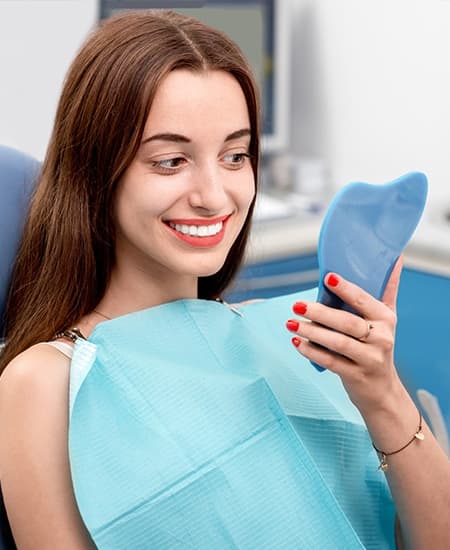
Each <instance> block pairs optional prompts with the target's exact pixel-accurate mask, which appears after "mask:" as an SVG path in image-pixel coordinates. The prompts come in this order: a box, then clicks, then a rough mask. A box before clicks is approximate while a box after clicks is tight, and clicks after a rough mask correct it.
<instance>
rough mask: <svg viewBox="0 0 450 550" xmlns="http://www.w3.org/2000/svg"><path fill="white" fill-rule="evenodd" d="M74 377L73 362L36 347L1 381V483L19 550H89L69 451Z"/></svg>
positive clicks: (19, 358) (10, 367)
mask: <svg viewBox="0 0 450 550" xmlns="http://www.w3.org/2000/svg"><path fill="white" fill-rule="evenodd" d="M69 374H70V359H69V358H68V357H66V356H65V355H64V354H62V353H61V352H60V351H59V350H57V349H55V348H53V347H52V346H48V345H46V344H37V345H35V346H33V347H31V348H29V349H28V350H26V351H24V352H23V353H21V354H20V355H18V356H17V357H16V358H15V359H13V360H12V361H11V362H10V363H9V364H8V366H7V367H6V369H5V371H4V372H3V374H2V376H1V377H0V433H1V434H2V437H1V438H0V480H1V485H2V491H3V494H4V499H5V504H6V508H7V512H8V516H9V519H10V522H11V527H12V530H13V534H14V537H15V539H16V543H17V545H18V546H19V547H20V548H25V549H26V548H33V547H34V548H36V547H39V548H43V549H44V548H56V547H64V548H74V549H75V548H76V549H82V548H83V549H84V548H90V545H89V537H88V535H87V532H86V530H85V527H84V525H83V523H82V520H81V517H80V515H79V512H78V508H77V506H76V501H75V497H74V493H73V487H72V481H71V475H70V465H69V457H68V451H67V441H68V425H69V414H68V407H69ZM35 510H39V514H35V513H34V512H35ZM37 541H39V544H37ZM63 542H64V544H63Z"/></svg>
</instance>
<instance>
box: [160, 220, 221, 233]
mask: <svg viewBox="0 0 450 550" xmlns="http://www.w3.org/2000/svg"><path fill="white" fill-rule="evenodd" d="M169 225H170V227H172V228H173V229H176V230H177V231H179V232H180V233H183V235H191V236H193V237H210V236H211V235H217V233H220V231H221V230H222V227H223V222H219V223H215V224H212V225H185V224H183V225H181V224H178V223H172V222H169Z"/></svg>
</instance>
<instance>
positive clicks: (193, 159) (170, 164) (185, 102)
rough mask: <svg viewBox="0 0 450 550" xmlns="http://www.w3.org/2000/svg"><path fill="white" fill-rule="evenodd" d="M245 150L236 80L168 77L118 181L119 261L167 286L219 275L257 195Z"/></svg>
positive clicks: (244, 119) (216, 74) (246, 131)
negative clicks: (178, 279) (180, 279)
mask: <svg viewBox="0 0 450 550" xmlns="http://www.w3.org/2000/svg"><path fill="white" fill-rule="evenodd" d="M249 143H250V120H249V115H248V110H247V104H246V101H245V96H244V94H243V92H242V90H241V87H240V85H239V83H238V82H237V80H236V79H235V78H234V77H233V76H231V75H230V74H228V73H226V72H222V71H209V72H206V71H205V72H193V71H189V70H184V69H178V70H175V71H172V72H171V73H170V74H169V75H168V76H167V77H166V78H165V79H164V80H163V82H162V83H161V85H160V87H159V89H158V90H157V93H156V95H155V98H154V101H153V103H152V107H151V110H150V113H149V116H148V119H147V122H146V125H145V130H144V133H143V138H142V142H141V146H140V148H139V150H138V153H137V154H136V157H135V158H134V159H133V161H132V163H131V164H130V166H129V167H128V169H127V170H126V172H125V173H124V175H123V177H122V179H121V181H120V183H119V187H118V193H117V202H116V221H117V248H116V257H117V262H118V264H119V265H120V264H121V265H122V266H123V265H127V268H128V269H130V268H136V269H138V270H140V271H142V270H144V271H145V272H146V273H148V274H149V275H151V276H152V277H158V276H159V277H162V280H167V281H169V279H170V280H173V276H175V277H177V276H183V277H187V278H195V280H196V278H197V277H199V276H207V275H212V274H213V273H216V272H217V271H218V270H219V269H220V268H221V267H222V265H223V263H224V261H225V259H226V257H227V254H228V252H229V250H230V248H231V246H232V244H233V242H234V241H235V239H236V237H237V236H238V234H239V232H240V230H241V228H242V226H243V224H244V222H245V219H246V216H247V213H248V209H249V207H250V204H251V202H252V199H253V197H254V193H255V182H254V175H253V171H252V167H251V164H250V160H249V157H248V152H249Z"/></svg>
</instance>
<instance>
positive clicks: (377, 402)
mask: <svg viewBox="0 0 450 550" xmlns="http://www.w3.org/2000/svg"><path fill="white" fill-rule="evenodd" d="M402 264H403V262H402V258H401V257H400V258H399V260H398V261H397V263H396V265H395V267H394V269H393V271H392V274H391V276H390V278H389V281H388V283H387V286H386V290H385V292H384V295H383V298H382V301H379V300H377V299H375V298H373V297H372V296H371V295H370V294H368V293H367V292H365V291H364V290H362V289H361V288H360V287H358V286H356V285H354V284H353V283H350V282H349V281H347V280H346V279H344V278H343V277H340V276H339V275H337V274H327V276H326V277H325V284H326V286H327V287H328V289H329V290H330V291H331V292H333V293H334V294H336V295H337V296H338V297H339V298H341V299H342V300H343V301H344V302H345V303H347V304H348V305H349V306H350V307H351V308H352V309H353V310H355V311H357V312H358V313H359V314H360V315H361V317H359V316H358V315H355V314H353V313H349V312H347V311H343V310H338V309H334V308H331V307H328V306H325V305H323V304H320V303H316V302H308V303H304V302H298V303H297V304H295V305H294V312H295V313H297V314H301V315H302V316H303V317H304V318H305V319H307V320H302V321H297V320H290V321H288V323H287V328H288V329H289V330H291V331H292V332H296V333H297V334H298V335H299V336H300V338H293V339H292V340H293V343H294V345H296V347H297V349H298V351H299V352H300V353H301V354H302V355H304V356H305V357H306V358H308V359H311V360H312V361H314V362H315V363H317V364H319V365H321V366H323V367H325V368H326V369H328V370H331V371H333V372H335V373H336V374H338V375H339V376H340V377H341V379H342V382H343V384H344V387H345V389H346V391H347V393H348V394H349V397H350V399H351V400H352V402H353V403H354V404H355V405H356V406H357V407H358V409H359V410H360V411H361V413H362V414H363V416H364V414H365V413H369V412H373V411H374V410H377V409H378V410H379V409H380V408H383V407H384V403H385V402H388V400H390V401H389V402H390V403H392V396H393V395H394V394H395V393H396V392H398V390H399V387H401V386H402V385H401V382H400V379H399V377H398V375H397V371H396V369H395V366H394V341H395V327H396V323H397V315H396V305H395V304H396V299H397V291H398V285H399V281H400V273H401V270H402ZM315 344H319V345H320V346H323V347H319V346H316V345H315ZM324 348H326V349H324Z"/></svg>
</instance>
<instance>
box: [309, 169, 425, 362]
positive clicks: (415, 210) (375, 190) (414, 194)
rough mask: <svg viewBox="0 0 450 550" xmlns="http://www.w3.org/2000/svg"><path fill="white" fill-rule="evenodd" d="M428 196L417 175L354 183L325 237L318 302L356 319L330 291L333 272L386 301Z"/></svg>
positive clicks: (332, 209)
mask: <svg viewBox="0 0 450 550" xmlns="http://www.w3.org/2000/svg"><path fill="white" fill-rule="evenodd" d="M427 191H428V182H427V178H426V176H425V175H424V174H422V173H420V172H412V173H410V174H406V175H404V176H402V177H400V178H398V179H396V180H394V181H392V182H390V183H386V184H385V185H373V184H369V183H350V184H348V185H346V186H345V187H343V188H342V189H341V190H340V191H339V192H338V193H337V194H336V196H335V197H334V199H333V201H332V202H331V204H330V206H329V208H328V211H327V213H326V215H325V218H324V220H323V223H322V228H321V231H320V236H319V245H318V261H319V273H320V279H319V291H318V296H317V301H318V302H321V303H322V304H325V305H327V306H331V307H334V308H338V309H345V310H347V311H351V312H353V313H355V312H354V311H353V310H352V309H351V308H350V307H349V306H348V305H347V304H345V303H344V302H343V301H342V300H341V299H340V298H338V297H337V296H336V295H335V294H333V293H332V292H330V291H329V290H328V289H327V288H326V287H325V286H324V284H323V280H324V277H325V275H326V274H327V273H329V272H330V271H333V272H335V273H338V274H339V275H341V276H342V277H344V278H345V279H348V280H349V281H351V282H353V283H355V284H357V285H358V286H360V287H361V288H363V289H364V290H366V291H367V292H368V293H369V294H371V295H372V296H374V297H375V298H377V299H381V298H382V296H383V293H384V289H385V287H386V284H387V281H388V279H389V276H390V274H391V272H392V269H393V267H394V265H395V262H396V261H397V259H398V257H399V256H400V254H401V253H402V251H403V249H404V248H405V246H406V245H407V243H408V241H409V240H410V238H411V236H412V235H413V233H414V230H415V229H416V227H417V224H418V223H419V220H420V218H421V216H422V212H423V209H424V207H425V202H426V197H427ZM312 364H313V365H314V366H315V367H316V368H317V369H318V370H320V371H323V370H324V368H323V367H321V366H320V365H317V364H316V363H312Z"/></svg>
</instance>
